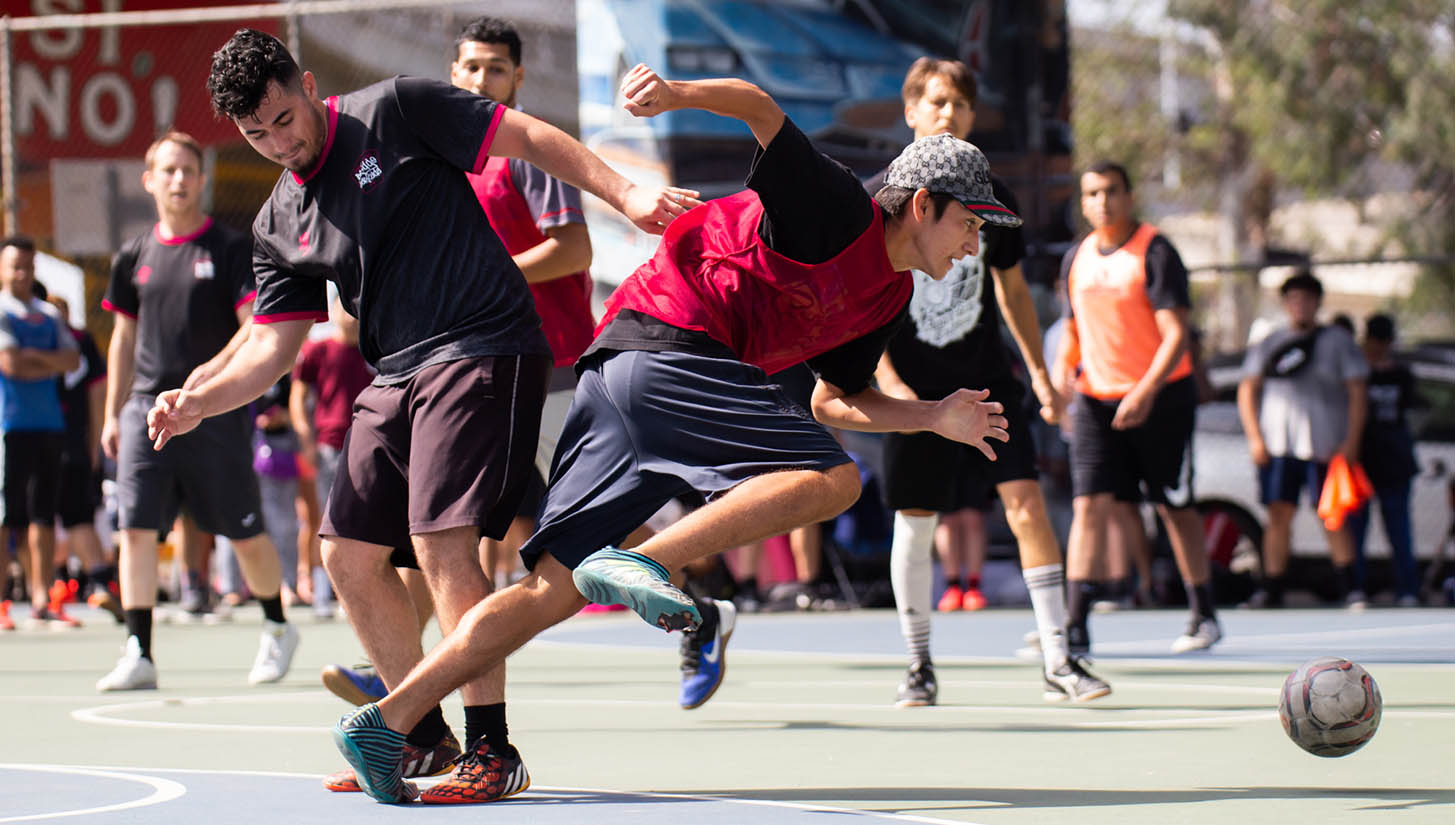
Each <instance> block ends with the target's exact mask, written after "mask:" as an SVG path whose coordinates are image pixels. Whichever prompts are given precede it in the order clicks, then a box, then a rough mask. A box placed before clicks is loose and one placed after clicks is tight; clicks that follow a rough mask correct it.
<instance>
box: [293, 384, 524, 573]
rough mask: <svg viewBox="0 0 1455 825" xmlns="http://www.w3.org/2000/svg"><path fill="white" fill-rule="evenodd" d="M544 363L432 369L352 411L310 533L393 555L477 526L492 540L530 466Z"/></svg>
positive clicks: (400, 556)
mask: <svg viewBox="0 0 1455 825" xmlns="http://www.w3.org/2000/svg"><path fill="white" fill-rule="evenodd" d="M550 372H551V359H550V358H549V357H546V356H517V355H509V356H487V357H481V358H466V359H462V360H459V361H448V362H445V363H443V364H433V365H431V366H428V367H425V368H424V369H422V370H420V371H419V372H418V373H417V374H415V375H414V376H413V377H411V378H410V379H409V380H408V381H405V382H404V383H402V384H394V385H388V386H377V385H375V386H369V387H365V388H364V391H363V392H362V393H359V397H358V400H356V401H355V402H354V419H353V423H352V424H351V425H350V426H349V431H348V435H346V436H345V437H344V446H343V453H342V456H341V458H340V460H339V465H338V474H337V475H336V476H335V478H334V482H333V488H332V489H331V490H329V494H328V505H327V507H326V508H325V511H324V514H323V524H322V526H321V528H320V530H319V533H320V534H321V535H324V536H337V537H339V538H345V539H353V540H355V541H364V542H369V543H371V544H382V545H386V546H389V547H394V548H396V549H397V551H398V552H396V553H395V556H396V557H397V558H395V559H394V563H395V564H396V566H403V567H411V566H414V560H413V559H412V558H411V556H412V553H411V552H410V551H408V550H407V548H409V546H410V541H409V537H410V536H415V535H421V534H424V533H434V532H438V531H441V530H448V529H451V528H454V527H465V526H471V525H473V526H477V527H479V528H480V531H481V533H482V534H483V535H485V536H489V537H490V538H496V539H498V538H500V537H501V536H503V535H505V531H506V529H507V528H509V527H510V522H511V519H513V518H514V517H515V514H516V512H517V511H518V509H519V507H520V502H521V498H522V497H523V496H524V495H525V492H526V488H527V485H528V484H529V480H530V473H531V472H532V468H533V467H534V466H535V450H536V438H537V436H538V435H539V434H540V426H541V405H542V404H543V403H544V402H545V398H546V388H547V382H548V380H549V378H550Z"/></svg>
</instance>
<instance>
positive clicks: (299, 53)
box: [287, 0, 303, 66]
mask: <svg viewBox="0 0 1455 825" xmlns="http://www.w3.org/2000/svg"><path fill="white" fill-rule="evenodd" d="M287 20H288V52H289V54H292V55H293V62H294V63H297V64H298V65H300V66H301V65H303V43H302V40H303V38H302V37H300V36H299V34H298V0H288V18H287Z"/></svg>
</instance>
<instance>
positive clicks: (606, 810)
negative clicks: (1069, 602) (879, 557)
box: [0, 608, 1455, 825]
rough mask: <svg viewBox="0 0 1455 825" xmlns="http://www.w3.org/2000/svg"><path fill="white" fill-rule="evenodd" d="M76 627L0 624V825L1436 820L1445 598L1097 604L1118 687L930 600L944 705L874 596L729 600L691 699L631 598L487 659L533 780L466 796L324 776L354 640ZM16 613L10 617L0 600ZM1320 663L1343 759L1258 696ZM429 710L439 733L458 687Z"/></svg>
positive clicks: (326, 634) (252, 614) (1449, 674)
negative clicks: (1060, 683)
mask: <svg viewBox="0 0 1455 825" xmlns="http://www.w3.org/2000/svg"><path fill="white" fill-rule="evenodd" d="M75 613H76V615H77V616H79V617H81V618H83V620H86V621H87V624H86V627H85V628H83V629H81V630H78V631H70V632H44V631H40V632H35V631H30V632H27V631H21V632H17V633H10V634H6V635H4V636H0V656H3V661H4V667H3V668H0V700H3V702H4V704H3V707H4V709H5V711H4V723H3V725H4V726H3V730H4V733H3V737H0V742H3V743H4V756H3V757H0V760H3V763H0V823H8V822H47V821H57V822H66V823H82V822H86V823H104V824H105V825H110V823H130V822H136V823H156V824H157V825H167V824H169V823H187V824H188V825H194V824H195V823H199V822H205V823H208V825H232V823H248V825H258V823H265V824H271V823H294V822H348V823H351V825H355V824H357V825H367V823H375V822H390V823H399V822H406V821H409V820H410V819H411V818H412V819H418V820H419V821H425V822H430V823H472V825H473V823H482V822H501V823H512V825H515V824H516V823H544V824H546V825H554V823H591V825H618V824H620V825H625V824H626V823H671V825H679V823H692V825H698V823H702V824H703V825H715V824H716V823H770V824H772V825H777V823H809V824H810V825H817V824H819V823H833V824H834V825H853V824H854V823H860V822H862V823H866V824H867V823H875V822H879V823H890V822H919V823H940V822H943V823H967V822H968V823H982V825H1019V824H1020V823H1036V824H1037V825H1052V824H1053V823H1074V824H1075V825H1096V824H1097V823H1118V824H1119V825H1135V823H1157V824H1158V825H1163V824H1165V823H1194V822H1195V823H1224V822H1226V823H1239V825H1252V823H1263V822H1268V823H1279V824H1280V825H1288V823H1294V822H1298V823H1306V822H1308V823H1320V825H1334V824H1335V823H1369V822H1372V823H1380V825H1386V824H1387V825H1394V823H1449V822H1455V610H1449V609H1421V610H1371V611H1369V612H1366V613H1363V614H1351V613H1346V612H1343V611H1336V610H1317V611H1312V610H1311V611H1302V610H1289V611H1276V612H1246V611H1235V610H1229V611H1227V612H1225V613H1223V616H1222V619H1223V623H1224V627H1225V630H1226V632H1227V638H1226V639H1225V641H1224V642H1223V643H1222V644H1220V645H1219V646H1218V647H1217V648H1216V649H1215V650H1214V652H1212V653H1211V654H1204V655H1198V656H1185V657H1176V658H1174V657H1172V656H1170V655H1167V654H1165V653H1164V651H1165V650H1166V648H1167V644H1168V642H1170V640H1171V639H1172V638H1173V637H1174V636H1175V635H1176V634H1177V632H1178V631H1180V629H1181V624H1182V622H1183V621H1184V618H1185V617H1184V614H1183V613H1182V612H1180V611H1142V612H1127V613H1114V614H1107V615H1099V616H1096V617H1094V618H1093V619H1092V633H1093V638H1094V640H1095V648H1094V649H1095V650H1096V653H1097V656H1096V663H1097V671H1098V672H1099V673H1100V674H1101V675H1103V676H1104V677H1106V678H1107V679H1109V680H1110V681H1111V682H1112V684H1113V686H1114V689H1115V692H1114V693H1113V694H1112V695H1111V696H1110V697H1108V698H1107V699H1105V700H1100V701H1098V702H1095V703H1092V704H1089V705H1085V706H1074V707H1063V706H1055V705H1046V704H1044V703H1043V702H1042V701H1041V698H1040V689H1039V673H1038V668H1037V664H1038V663H1036V662H1028V661H1022V660H1019V659H1017V658H1016V657H1015V656H1014V651H1015V649H1016V648H1017V647H1018V646H1019V645H1020V639H1021V635H1022V633H1024V632H1025V631H1026V630H1027V629H1029V628H1030V627H1031V626H1032V619H1031V615H1030V611H1029V610H1003V611H990V612H983V613H978V614H950V615H947V616H937V617H936V618H935V625H934V645H935V647H934V650H935V653H936V669H937V671H938V675H939V678H940V701H941V703H942V704H941V705H939V706H938V707H933V708H916V709H897V708H895V707H894V706H893V699H894V689H895V685H896V684H897V683H898V681H899V679H900V677H901V675H902V674H903V672H904V665H905V663H904V661H903V655H902V654H901V652H900V651H901V647H902V642H901V640H900V638H899V631H898V627H897V624H896V621H895V618H894V614H893V613H892V612H890V611H857V612H849V613H817V614H767V615H747V616H742V617H740V618H739V623H738V629H737V631H736V633H735V634H734V636H733V640H732V642H731V644H730V645H729V647H728V656H729V662H730V666H729V668H728V674H727V678H726V680H725V682H724V684H723V687H722V688H721V690H720V691H719V692H718V694H717V696H716V697H715V698H714V699H713V700H712V701H711V702H709V703H708V704H707V705H706V706H704V707H703V708H700V709H698V710H695V711H682V710H680V709H678V708H677V707H676V704H675V699H676V694H677V645H676V639H677V637H676V636H675V635H674V636H672V637H668V636H665V635H664V634H662V633H661V632H660V631H656V630H654V629H652V628H649V627H647V626H646V625H644V624H643V623H642V622H641V621H640V620H638V619H637V618H636V617H635V616H634V615H632V614H619V613H618V614H609V615H604V616H602V615H597V616H580V617H577V618H574V619H572V620H570V621H568V622H566V623H564V624H562V625H560V626H559V627H557V628H555V629H553V630H552V631H549V632H548V633H546V634H545V635H543V636H542V637H541V638H540V639H539V640H537V641H535V642H533V643H531V644H530V645H528V646H527V647H526V648H525V649H523V650H522V651H521V652H520V653H518V654H517V655H516V656H514V657H513V658H511V660H510V667H511V670H510V688H509V690H510V705H509V708H510V722H511V735H512V739H513V741H514V742H515V744H516V745H517V746H518V747H519V748H520V749H521V752H522V753H523V754H524V755H525V758H526V765H527V767H528V768H529V769H530V771H531V776H532V780H533V782H534V784H533V786H532V787H531V789H530V790H529V791H527V792H526V793H525V794H522V795H521V796H518V797H514V798H512V799H510V800H507V801H504V802H497V803H493V804H489V805H483V806H460V807H449V806H444V807H439V806H429V807H425V806H421V805H418V804H416V805H412V806H409V807H407V808H398V807H391V806H384V805H380V804H378V803H375V802H373V801H372V800H369V799H368V798H366V797H364V796H363V795H360V794H353V795H347V796H345V795H340V794H332V793H329V792H328V791H325V790H324V789H323V788H322V787H321V786H320V784H319V781H320V779H321V778H322V777H323V775H324V774H326V773H328V772H330V771H333V770H337V769H339V768H341V767H343V761H342V759H341V758H340V757H339V756H338V754H337V752H336V751H335V750H334V747H333V744H332V742H331V741H330V739H329V736H328V729H329V726H330V725H331V724H332V722H333V721H334V720H335V719H336V718H337V717H338V716H339V715H341V714H342V713H343V712H344V711H345V710H346V708H347V706H346V705H345V704H344V703H343V702H341V701H340V700H338V699H337V698H335V697H334V696H333V695H331V694H329V693H328V692H327V691H325V690H324V689H323V687H322V686H321V685H320V684H319V683H318V670H319V668H320V667H322V666H323V665H325V664H328V663H330V662H343V663H351V662H353V661H355V660H356V659H357V657H358V645H357V643H356V642H355V641H354V638H353V635H352V633H351V632H350V630H349V628H348V626H347V624H346V623H345V622H343V621H334V622H329V623H318V624H315V623H313V622H312V620H311V619H310V618H308V617H307V615H306V613H305V612H303V611H295V618H296V619H297V620H299V621H300V630H301V631H302V632H303V643H302V646H301V647H300V648H299V651H298V656H297V658H296V659H295V660H294V665H293V670H292V672H291V673H290V675H289V676H288V678H287V679H285V680H284V681H283V682H282V683H281V684H278V685H272V686H268V687H264V688H252V687H249V686H248V685H247V684H246V675H247V668H248V666H249V664H250V663H251V658H252V655H253V652H254V650H255V647H256V642H257V633H258V627H259V622H260V616H259V614H258V612H257V610H256V609H255V608H253V609H249V610H244V611H241V612H240V615H239V618H238V620H237V621H235V622H233V623H231V624H221V625H216V626H200V625H167V624H160V623H159V624H158V626H157V630H156V638H157V650H158V652H159V654H158V655H159V658H158V667H159V668H160V674H161V676H160V679H161V685H162V689H161V690H160V691H148V692H142V693H135V694H109V695H102V694H98V693H96V692H95V691H94V689H93V684H94V683H95V680H96V679H97V677H99V676H100V675H101V674H103V673H104V672H105V671H106V669H107V668H109V667H110V665H111V663H112V661H113V660H114V659H115V657H116V655H117V651H118V648H119V645H120V643H121V641H122V633H121V632H120V631H119V630H118V629H117V628H116V627H115V626H114V625H112V623H111V620H110V619H109V618H108V617H106V616H104V615H102V614H98V613H95V612H93V611H90V610H88V609H86V608H78V609H77V610H76V611H75ZM23 616H24V609H23V608H18V609H17V610H16V618H17V620H20V619H22V618H23ZM1325 654H1333V655H1340V656H1344V657H1347V658H1350V659H1353V660H1355V661H1358V662H1360V663H1362V664H1364V665H1365V666H1366V667H1367V668H1368V669H1369V671H1370V672H1371V673H1372V674H1373V676H1374V678H1375V679H1376V680H1377V681H1378V682H1379V685H1380V688H1381V690H1382V691H1383V694H1384V702H1385V704H1384V721H1383V724H1382V726H1381V729H1380V731H1379V733H1378V735H1377V736H1376V737H1375V738H1374V740H1373V741H1372V742H1371V743H1370V744H1369V745H1367V746H1366V747H1365V748H1364V749H1363V750H1362V751H1359V752H1358V753H1355V754H1353V755H1352V756H1348V757H1344V758H1341V759H1320V758H1318V757H1314V756H1310V755H1308V754H1305V753H1304V752H1303V751H1301V750H1299V749H1298V748H1297V747H1295V746H1294V745H1293V743H1291V742H1289V741H1288V740H1287V738H1285V736H1284V734H1283V731H1282V729H1281V728H1280V727H1279V724H1278V720H1277V710H1276V708H1277V696H1278V688H1279V686H1280V685H1281V684H1282V681H1283V677H1284V676H1285V674H1286V673H1287V671H1289V670H1290V669H1292V668H1293V667H1294V666H1295V665H1296V664H1297V663H1299V662H1302V661H1303V660H1305V659H1309V658H1313V657H1315V656H1318V655H1325ZM445 715H446V717H447V718H449V719H450V721H451V723H452V725H453V726H454V727H455V729H456V731H457V732H461V731H463V720H462V715H463V714H462V712H461V711H460V706H459V702H458V699H457V698H453V697H452V698H451V699H450V700H449V701H447V702H446V704H445Z"/></svg>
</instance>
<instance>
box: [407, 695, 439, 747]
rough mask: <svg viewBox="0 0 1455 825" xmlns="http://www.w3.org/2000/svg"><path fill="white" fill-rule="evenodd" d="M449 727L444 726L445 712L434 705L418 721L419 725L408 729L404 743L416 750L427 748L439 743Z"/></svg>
mask: <svg viewBox="0 0 1455 825" xmlns="http://www.w3.org/2000/svg"><path fill="white" fill-rule="evenodd" d="M449 729H450V728H449V725H446V724H445V712H444V711H443V710H441V709H440V706H439V705H435V706H434V709H433V710H431V711H430V712H429V713H426V714H425V715H424V718H423V719H420V720H419V724H417V725H415V726H414V727H413V728H411V729H410V731H409V733H408V734H406V735H405V737H404V741H406V742H408V743H409V744H411V745H413V746H415V747H416V748H428V747H432V746H434V745H436V744H438V743H439V741H440V740H441V739H443V738H444V736H445V731H448V730H449Z"/></svg>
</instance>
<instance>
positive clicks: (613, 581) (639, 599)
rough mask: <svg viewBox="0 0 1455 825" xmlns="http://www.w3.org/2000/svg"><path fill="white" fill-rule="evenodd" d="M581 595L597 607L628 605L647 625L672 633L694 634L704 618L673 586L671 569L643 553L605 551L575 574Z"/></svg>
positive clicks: (585, 562) (600, 552)
mask: <svg viewBox="0 0 1455 825" xmlns="http://www.w3.org/2000/svg"><path fill="white" fill-rule="evenodd" d="M571 579H572V581H574V582H575V583H576V589H577V590H579V591H581V595H583V596H585V597H586V598H587V599H589V600H590V601H593V602H595V603H597V604H608V605H609V604H624V605H626V606H627V607H630V608H631V609H632V610H634V611H636V614H637V615H638V616H641V617H642V619H643V620H645V621H646V623H647V624H651V625H656V626H657V627H660V628H662V629H663V630H666V631H668V632H671V631H673V630H694V629H696V628H697V626H698V625H700V624H702V614H700V613H699V612H698V611H697V606H696V605H694V604H693V603H692V598H691V597H690V596H688V595H687V594H686V593H683V592H682V591H681V590H678V589H677V588H676V587H675V586H673V584H672V582H671V581H669V580H668V576H667V569H666V568H665V567H663V566H662V565H660V564H658V563H657V562H655V561H653V560H652V559H649V558H647V557H646V556H643V555H642V554H641V553H633V552H632V551H630V550H618V549H616V548H615V547H604V548H602V549H600V550H597V551H596V552H595V553H592V554H591V555H589V556H587V557H586V560H585V561H583V562H581V564H580V565H579V566H578V567H577V568H576V569H575V570H574V571H573V572H572V573H571Z"/></svg>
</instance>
